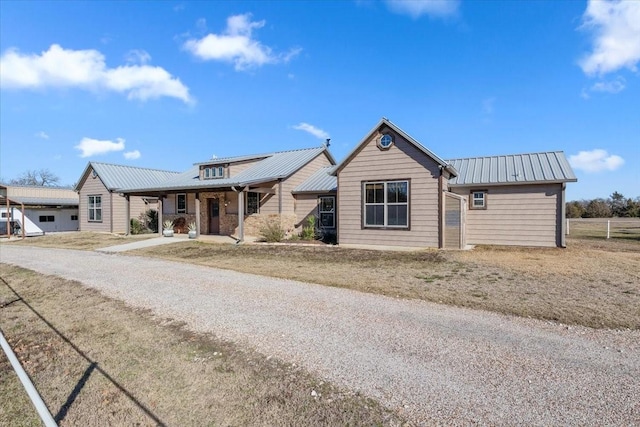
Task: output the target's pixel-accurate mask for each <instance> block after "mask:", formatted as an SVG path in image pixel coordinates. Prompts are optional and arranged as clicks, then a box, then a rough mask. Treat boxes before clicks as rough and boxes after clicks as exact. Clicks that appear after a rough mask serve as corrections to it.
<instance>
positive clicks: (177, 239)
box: [96, 234, 236, 254]
mask: <svg viewBox="0 0 640 427" xmlns="http://www.w3.org/2000/svg"><path fill="white" fill-rule="evenodd" d="M198 240H201V241H205V242H213V243H221V244H235V243H236V240H235V239H234V238H232V237H229V236H200V237H198ZM188 241H189V236H188V235H186V234H174V235H173V237H164V236H163V237H155V238H153V239H145V240H138V241H135V242H130V243H123V244H121V245H116V246H108V247H106V248H98V249H96V251H97V252H103V253H107V254H113V253H118V252H127V251H132V250H134V249H143V248H150V247H152V246H160V245H171V244H177V243H184V242H188Z"/></svg>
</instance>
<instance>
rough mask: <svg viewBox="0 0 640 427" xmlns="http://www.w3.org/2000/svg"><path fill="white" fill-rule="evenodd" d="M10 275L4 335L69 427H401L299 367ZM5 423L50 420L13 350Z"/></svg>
mask: <svg viewBox="0 0 640 427" xmlns="http://www.w3.org/2000/svg"><path fill="white" fill-rule="evenodd" d="M0 275H1V277H2V280H1V281H0V328H2V331H3V333H4V334H5V336H6V338H7V340H8V341H9V343H10V344H11V346H12V347H13V349H14V351H15V352H16V354H17V355H18V357H19V359H20V360H21V363H22V365H23V366H24V368H25V369H26V371H27V372H28V373H29V375H30V377H31V378H32V379H33V382H34V384H35V386H36V388H38V390H39V391H40V393H41V395H42V396H43V399H44V400H45V402H46V404H47V406H48V407H49V410H50V412H51V413H52V414H53V416H54V417H55V418H56V420H57V421H58V422H59V425H61V426H103V425H179V426H187V425H194V426H196V425H197V426H201V425H225V426H226V425H229V426H232V425H235V426H244V425H263V426H272V425H291V426H293V425H400V424H402V420H399V419H398V418H397V417H396V416H395V415H393V414H391V413H389V412H387V411H385V410H384V409H382V408H381V407H380V406H379V405H378V404H376V403H375V402H373V401H371V400H369V399H365V398H362V397H360V396H358V395H354V394H351V393H348V392H345V391H342V390H339V389H337V388H335V387H333V386H331V385H330V384H326V383H322V382H320V381H319V380H317V379H316V378H314V377H312V376H310V375H309V374H307V373H306V372H305V371H303V370H301V369H299V368H297V367H296V366H292V365H288V364H285V363H282V362H280V361H277V360H274V359H266V358H265V357H264V356H261V355H259V354H256V353H252V352H249V351H246V350H243V349H239V348H237V347H236V346H234V345H233V344H231V343H228V342H223V341H220V340H217V339H216V338H215V337H212V336H203V335H197V334H193V333H191V332H188V331H186V330H185V329H183V328H182V326H181V325H180V324H176V323H175V322H171V321H169V320H163V319H157V318H153V317H152V316H151V315H150V314H149V313H148V312H143V311H136V310H133V309H131V308H129V307H127V306H126V305H124V304H123V303H122V302H119V301H115V300H111V299H108V298H106V297H104V296H102V295H100V294H99V293H98V292H96V291H93V290H90V289H87V288H85V287H83V286H82V285H80V284H78V283H75V282H70V281H66V280H63V279H60V278H56V277H50V276H43V275H39V274H37V273H34V272H31V271H28V270H23V269H20V268H16V267H10V266H7V265H0ZM14 291H15V292H14ZM313 391H315V393H316V394H317V395H316V396H314V395H312V392H313ZM0 425H3V426H29V425H33V426H36V425H40V423H39V420H38V418H37V415H36V412H35V410H34V409H33V407H32V405H31V403H30V401H29V400H28V398H27V395H26V393H25V391H24V389H23V388H22V385H21V384H20V383H19V381H18V379H17V377H16V375H15V374H14V373H13V370H12V368H11V366H10V364H9V362H8V360H7V358H6V357H5V355H4V353H2V352H0Z"/></svg>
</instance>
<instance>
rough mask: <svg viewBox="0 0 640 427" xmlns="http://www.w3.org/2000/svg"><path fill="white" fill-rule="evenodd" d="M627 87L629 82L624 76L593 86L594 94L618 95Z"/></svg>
mask: <svg viewBox="0 0 640 427" xmlns="http://www.w3.org/2000/svg"><path fill="white" fill-rule="evenodd" d="M626 85H627V81H626V80H625V79H624V77H622V76H618V77H617V78H616V79H614V80H609V81H599V82H597V83H594V85H593V86H591V91H592V92H607V93H618V92H621V91H622V90H624V88H625V87H626Z"/></svg>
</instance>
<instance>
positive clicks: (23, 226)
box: [20, 203, 26, 240]
mask: <svg viewBox="0 0 640 427" xmlns="http://www.w3.org/2000/svg"><path fill="white" fill-rule="evenodd" d="M20 212H22V222H21V227H20V229H21V230H22V240H24V237H25V230H24V229H25V228H26V227H25V225H24V203H20Z"/></svg>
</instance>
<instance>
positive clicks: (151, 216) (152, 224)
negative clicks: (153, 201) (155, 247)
mask: <svg viewBox="0 0 640 427" xmlns="http://www.w3.org/2000/svg"><path fill="white" fill-rule="evenodd" d="M144 216H145V219H146V222H147V228H148V229H149V230H150V231H151V232H152V233H157V232H158V211H157V210H155V209H147V211H146V212H145V213H144Z"/></svg>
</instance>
